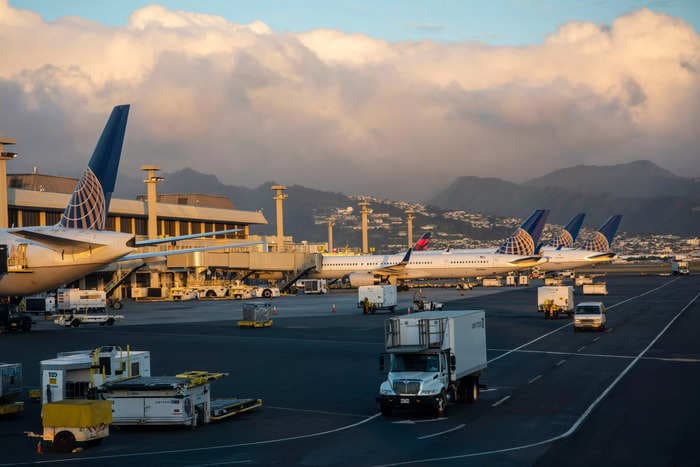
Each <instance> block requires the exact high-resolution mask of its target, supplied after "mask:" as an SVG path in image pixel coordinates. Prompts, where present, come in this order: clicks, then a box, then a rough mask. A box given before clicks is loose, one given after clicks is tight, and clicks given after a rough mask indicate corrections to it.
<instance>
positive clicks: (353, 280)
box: [348, 272, 381, 287]
mask: <svg viewBox="0 0 700 467" xmlns="http://www.w3.org/2000/svg"><path fill="white" fill-rule="evenodd" d="M348 280H349V281H350V286H351V287H362V286H363V285H376V284H379V283H380V282H381V280H380V278H377V277H375V275H374V274H373V273H371V272H353V273H350V274H348Z"/></svg>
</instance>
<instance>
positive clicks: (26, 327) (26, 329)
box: [22, 319, 32, 332]
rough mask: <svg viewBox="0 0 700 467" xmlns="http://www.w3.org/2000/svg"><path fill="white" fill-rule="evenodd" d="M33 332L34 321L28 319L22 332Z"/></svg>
mask: <svg viewBox="0 0 700 467" xmlns="http://www.w3.org/2000/svg"><path fill="white" fill-rule="evenodd" d="M31 330H32V320H31V319H27V320H25V321H24V322H23V323H22V331H23V332H29V331H31Z"/></svg>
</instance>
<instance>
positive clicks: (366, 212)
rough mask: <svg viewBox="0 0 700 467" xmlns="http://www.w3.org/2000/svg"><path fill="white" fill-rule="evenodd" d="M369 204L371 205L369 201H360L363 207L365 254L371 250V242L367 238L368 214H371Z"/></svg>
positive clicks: (363, 249) (363, 250) (363, 248)
mask: <svg viewBox="0 0 700 467" xmlns="http://www.w3.org/2000/svg"><path fill="white" fill-rule="evenodd" d="M367 206H369V203H368V202H367V201H362V202H361V203H360V207H361V208H362V211H361V213H362V253H364V254H367V253H368V252H369V242H368V240H367V214H369V209H368V208H367Z"/></svg>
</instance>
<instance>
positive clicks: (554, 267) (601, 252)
mask: <svg viewBox="0 0 700 467" xmlns="http://www.w3.org/2000/svg"><path fill="white" fill-rule="evenodd" d="M621 221H622V215H620V214H616V215H614V216H611V217H610V218H609V219H608V220H607V221H605V223H604V224H603V225H602V226H601V227H600V229H598V230H597V231H596V232H593V233H592V234H591V235H590V236H589V237H588V238H587V239H586V240H584V242H583V243H582V245H581V247H580V248H569V247H562V246H558V247H553V246H550V247H545V248H543V251H542V255H543V256H544V257H545V258H547V261H546V262H545V263H542V264H540V265H537V269H538V270H539V271H540V272H553V271H562V270H566V269H576V268H580V267H584V266H590V265H591V264H597V263H606V262H610V261H612V260H613V259H614V258H615V256H616V254H615V253H613V252H612V251H610V245H611V244H612V241H613V238H614V237H615V234H616V233H617V229H618V227H619V226H620V222H621Z"/></svg>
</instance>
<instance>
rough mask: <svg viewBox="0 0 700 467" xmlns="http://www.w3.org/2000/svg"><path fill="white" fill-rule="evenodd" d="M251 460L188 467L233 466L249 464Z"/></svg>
mask: <svg viewBox="0 0 700 467" xmlns="http://www.w3.org/2000/svg"><path fill="white" fill-rule="evenodd" d="M252 462H253V460H252V459H246V460H241V461H224V462H212V463H211V464H192V465H190V466H188V467H214V466H217V465H234V464H250V463H252Z"/></svg>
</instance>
